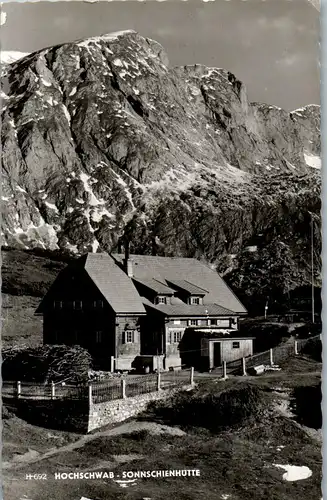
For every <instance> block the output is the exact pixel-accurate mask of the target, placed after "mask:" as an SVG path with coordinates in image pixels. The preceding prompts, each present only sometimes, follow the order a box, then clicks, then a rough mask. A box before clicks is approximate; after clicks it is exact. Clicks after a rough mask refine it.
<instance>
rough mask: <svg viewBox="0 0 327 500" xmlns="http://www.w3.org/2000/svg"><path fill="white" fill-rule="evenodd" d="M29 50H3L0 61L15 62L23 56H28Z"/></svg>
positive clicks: (4, 62)
mask: <svg viewBox="0 0 327 500" xmlns="http://www.w3.org/2000/svg"><path fill="white" fill-rule="evenodd" d="M28 55H29V53H28V52H18V51H15V50H1V52H0V61H1V64H12V63H13V62H16V61H19V59H22V58H23V57H26V56H28Z"/></svg>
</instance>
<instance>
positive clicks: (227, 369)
mask: <svg viewBox="0 0 327 500" xmlns="http://www.w3.org/2000/svg"><path fill="white" fill-rule="evenodd" d="M318 337H320V338H321V335H316V336H314V337H309V338H307V339H300V340H295V341H294V343H290V342H288V343H285V344H281V345H279V346H277V347H274V348H272V349H268V350H267V351H264V352H259V353H258V354H254V355H253V356H249V357H246V358H240V359H237V360H235V361H230V362H227V363H225V364H224V365H223V367H222V368H221V371H222V375H223V376H224V377H226V376H227V375H228V374H234V375H245V374H246V371H247V370H248V369H250V368H253V367H255V366H259V365H265V366H267V365H268V366H273V365H277V364H278V363H282V362H283V361H285V360H286V359H288V358H289V357H290V356H292V355H297V354H301V352H303V350H304V347H305V346H306V345H307V344H308V342H310V341H311V340H313V339H318Z"/></svg>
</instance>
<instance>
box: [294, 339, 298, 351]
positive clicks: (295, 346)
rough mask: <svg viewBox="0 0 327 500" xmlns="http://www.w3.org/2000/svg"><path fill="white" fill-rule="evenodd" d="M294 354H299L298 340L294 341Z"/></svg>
mask: <svg viewBox="0 0 327 500" xmlns="http://www.w3.org/2000/svg"><path fill="white" fill-rule="evenodd" d="M294 354H299V350H298V344H297V340H295V341H294Z"/></svg>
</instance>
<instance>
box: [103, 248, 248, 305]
mask: <svg viewBox="0 0 327 500" xmlns="http://www.w3.org/2000/svg"><path fill="white" fill-rule="evenodd" d="M112 256H113V258H114V259H116V260H117V262H119V263H120V264H122V263H123V260H124V255H123V254H113V255H112ZM130 258H131V260H132V262H133V273H134V278H135V279H151V278H155V279H158V280H159V281H163V282H164V283H168V282H169V281H174V280H177V281H179V280H185V278H186V279H187V281H188V282H189V283H193V284H194V285H196V286H197V287H200V288H202V289H203V290H208V293H207V294H206V295H205V296H204V299H203V303H204V305H209V304H219V305H220V306H221V307H223V308H226V309H227V310H229V311H232V312H235V313H239V314H242V313H243V314H245V313H246V312H247V311H246V309H245V307H244V306H243V304H242V303H241V302H240V301H239V300H238V298H237V297H236V295H235V294H234V293H233V292H232V290H231V289H230V288H229V287H228V286H227V284H226V283H225V282H224V280H223V279H222V278H221V277H220V276H219V274H218V273H217V272H216V271H215V270H213V269H211V268H210V267H209V266H208V265H207V264H205V263H204V262H200V261H199V260H197V259H189V258H182V257H157V256H150V255H130ZM160 307H161V306H160ZM193 307H196V306H193V305H192V308H193Z"/></svg>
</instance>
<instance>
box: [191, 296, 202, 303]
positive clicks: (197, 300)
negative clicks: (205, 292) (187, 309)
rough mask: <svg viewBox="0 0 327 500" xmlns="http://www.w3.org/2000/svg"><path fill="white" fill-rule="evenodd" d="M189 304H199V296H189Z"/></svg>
mask: <svg viewBox="0 0 327 500" xmlns="http://www.w3.org/2000/svg"><path fill="white" fill-rule="evenodd" d="M191 304H195V305H199V304H200V297H191Z"/></svg>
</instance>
